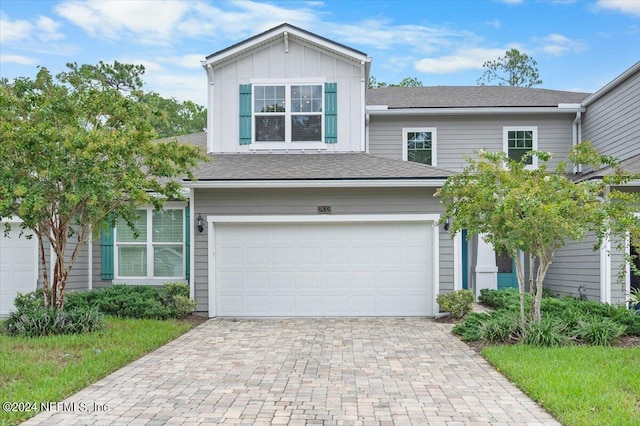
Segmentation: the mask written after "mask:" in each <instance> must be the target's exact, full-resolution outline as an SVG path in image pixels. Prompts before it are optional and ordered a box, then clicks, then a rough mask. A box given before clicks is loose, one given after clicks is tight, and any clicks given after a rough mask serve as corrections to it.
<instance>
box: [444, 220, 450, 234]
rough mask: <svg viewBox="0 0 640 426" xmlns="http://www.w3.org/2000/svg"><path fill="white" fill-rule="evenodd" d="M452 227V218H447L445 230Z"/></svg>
mask: <svg viewBox="0 0 640 426" xmlns="http://www.w3.org/2000/svg"><path fill="white" fill-rule="evenodd" d="M450 227H451V219H450V218H447V221H446V222H445V223H444V230H445V231H448V230H449V228H450Z"/></svg>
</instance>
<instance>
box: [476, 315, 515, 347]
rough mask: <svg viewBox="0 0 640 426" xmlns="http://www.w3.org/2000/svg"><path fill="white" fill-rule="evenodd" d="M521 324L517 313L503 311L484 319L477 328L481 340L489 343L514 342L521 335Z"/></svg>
mask: <svg viewBox="0 0 640 426" xmlns="http://www.w3.org/2000/svg"><path fill="white" fill-rule="evenodd" d="M522 331H523V330H522V326H521V325H520V319H519V317H518V315H514V313H512V312H504V313H500V314H498V315H494V316H492V317H491V318H489V319H488V320H487V321H485V322H484V323H483V324H482V325H481V326H480V329H479V332H480V336H481V338H482V340H484V341H487V342H491V343H514V342H517V341H519V340H520V338H521V337H522Z"/></svg>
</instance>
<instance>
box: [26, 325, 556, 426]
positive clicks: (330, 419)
mask: <svg viewBox="0 0 640 426" xmlns="http://www.w3.org/2000/svg"><path fill="white" fill-rule="evenodd" d="M450 330H451V326H450V325H448V324H442V323H437V322H434V321H431V320H426V319H394V318H391V319H380V318H375V319H374V318H372V319H367V318H358V319H264V320H222V319H213V320H210V321H208V322H206V323H204V324H202V325H200V326H198V327H196V328H195V329H193V330H192V331H190V332H188V333H187V334H185V335H183V336H181V337H180V338H178V339H176V340H174V341H173V342H171V343H169V344H168V345H166V346H164V347H162V348H160V349H158V350H157V351H155V352H153V353H150V354H148V355H146V356H144V357H142V358H141V359H139V360H137V361H135V362H134V363H132V364H130V365H128V366H126V367H124V368H122V369H120V370H118V371H116V372H115V373H113V374H111V375H109V376H107V377H106V378H104V379H102V380H100V381H99V382H97V383H95V384H93V385H91V386H89V387H87V388H86V389H84V390H82V391H81V392H79V393H77V394H75V395H73V396H72V397H70V398H68V399H67V400H65V403H67V404H69V403H75V406H77V407H80V406H82V407H85V409H83V410H75V411H74V410H66V409H58V410H53V411H47V412H42V413H40V414H38V415H37V416H36V417H34V418H32V419H31V420H29V421H27V422H26V423H25V424H27V425H36V424H41V425H68V424H91V425H108V424H116V425H161V424H167V425H179V424H184V425H196V424H203V425H205V424H207V425H214V424H216V425H217V424H223V425H257V426H259V425H271V424H274V425H291V426H293V425H321V424H327V425H334V424H335V425H488V424H492V425H510V426H511V425H557V424H559V423H557V422H556V421H555V420H554V419H553V417H552V416H550V415H549V414H548V413H546V412H545V411H544V410H543V409H542V408H540V407H539V406H538V405H537V404H536V403H534V402H533V401H532V400H531V399H529V398H528V397H527V396H526V395H524V394H523V393H522V392H521V391H520V390H518V389H517V388H516V387H515V386H513V385H512V384H511V383H510V382H509V381H508V380H507V379H506V378H504V377H503V376H502V375H501V374H499V373H498V372H496V371H495V370H494V369H493V368H492V367H491V366H490V365H489V364H488V363H487V362H486V361H485V360H484V359H483V358H482V357H481V356H480V355H478V354H477V353H475V351H473V350H472V349H471V348H469V347H468V346H467V345H466V344H464V343H463V342H461V341H460V340H458V339H457V338H456V337H455V336H453V335H451V333H450ZM94 404H95V405H94ZM72 406H73V405H67V407H72ZM94 406H97V407H102V408H105V410H103V411H92V407H94ZM63 407H64V406H63Z"/></svg>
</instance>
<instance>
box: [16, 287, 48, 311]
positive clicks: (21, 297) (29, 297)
mask: <svg viewBox="0 0 640 426" xmlns="http://www.w3.org/2000/svg"><path fill="white" fill-rule="evenodd" d="M13 304H14V306H15V307H16V310H18V311H27V310H31V309H36V308H44V290H42V288H38V289H36V290H34V291H30V292H29V293H25V294H22V293H18V295H17V296H16V298H15V299H13Z"/></svg>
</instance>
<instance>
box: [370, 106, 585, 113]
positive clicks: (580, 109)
mask: <svg viewBox="0 0 640 426" xmlns="http://www.w3.org/2000/svg"><path fill="white" fill-rule="evenodd" d="M366 111H367V114H369V115H462V114H479V115H482V114H568V113H577V112H584V111H585V108H584V107H582V106H570V107H567V106H564V105H563V106H562V107H560V106H555V107H549V106H547V107H461V108H388V107H387V106H386V105H367V107H366Z"/></svg>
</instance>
